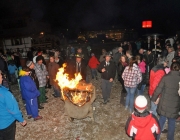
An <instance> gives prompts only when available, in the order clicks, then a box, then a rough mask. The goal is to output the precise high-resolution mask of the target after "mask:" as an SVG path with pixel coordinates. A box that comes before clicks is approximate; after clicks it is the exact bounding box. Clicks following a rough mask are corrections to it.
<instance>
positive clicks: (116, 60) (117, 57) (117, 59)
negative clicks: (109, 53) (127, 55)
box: [114, 47, 124, 66]
mask: <svg viewBox="0 0 180 140" xmlns="http://www.w3.org/2000/svg"><path fill="white" fill-rule="evenodd" d="M123 54H124V53H123V48H122V47H119V48H118V52H117V53H115V55H114V62H115V64H116V66H118V63H119V59H120V58H121V56H122V55H123Z"/></svg>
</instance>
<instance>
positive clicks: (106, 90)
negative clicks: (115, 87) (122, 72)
mask: <svg viewBox="0 0 180 140" xmlns="http://www.w3.org/2000/svg"><path fill="white" fill-rule="evenodd" d="M112 84H113V82H109V80H104V79H102V95H103V99H104V101H107V100H108V99H109V98H110V93H111V87H112Z"/></svg>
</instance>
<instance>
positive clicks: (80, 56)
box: [75, 53, 83, 58]
mask: <svg viewBox="0 0 180 140" xmlns="http://www.w3.org/2000/svg"><path fill="white" fill-rule="evenodd" d="M75 56H76V57H77V58H83V55H82V54H80V53H78V54H76V55H75Z"/></svg>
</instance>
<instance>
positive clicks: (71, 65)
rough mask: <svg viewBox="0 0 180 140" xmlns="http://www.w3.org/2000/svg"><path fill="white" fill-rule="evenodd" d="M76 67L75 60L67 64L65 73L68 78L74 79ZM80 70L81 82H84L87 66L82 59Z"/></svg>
mask: <svg viewBox="0 0 180 140" xmlns="http://www.w3.org/2000/svg"><path fill="white" fill-rule="evenodd" d="M76 66H77V64H76V61H75V60H72V61H69V62H68V64H67V73H68V74H69V78H74V74H75V73H76ZM80 69H81V71H80V74H81V76H82V80H86V71H87V65H86V62H85V61H84V60H83V59H82V61H81V65H80Z"/></svg>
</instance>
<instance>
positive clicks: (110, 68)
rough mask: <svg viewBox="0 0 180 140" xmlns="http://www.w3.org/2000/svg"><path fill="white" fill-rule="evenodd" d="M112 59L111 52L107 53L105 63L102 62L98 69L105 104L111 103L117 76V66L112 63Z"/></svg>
mask: <svg viewBox="0 0 180 140" xmlns="http://www.w3.org/2000/svg"><path fill="white" fill-rule="evenodd" d="M111 57H112V53H111V52H108V53H106V56H105V61H102V62H101V63H100V65H99V67H98V70H99V71H100V72H101V78H102V95H103V99H104V104H106V103H107V102H108V101H109V98H110V93H111V87H112V84H113V80H114V78H115V75H116V66H115V64H114V62H112V61H110V60H111Z"/></svg>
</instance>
